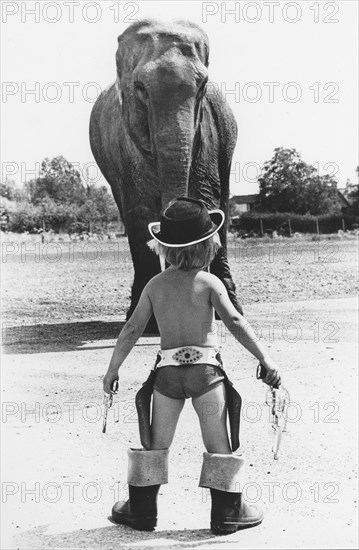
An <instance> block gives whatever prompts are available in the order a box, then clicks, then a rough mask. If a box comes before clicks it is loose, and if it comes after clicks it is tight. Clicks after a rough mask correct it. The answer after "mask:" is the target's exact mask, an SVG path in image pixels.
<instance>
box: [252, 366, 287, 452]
mask: <svg viewBox="0 0 359 550" xmlns="http://www.w3.org/2000/svg"><path fill="white" fill-rule="evenodd" d="M266 374H267V372H266V369H265V367H264V366H263V365H262V364H261V363H260V364H259V365H258V368H257V378H258V379H262V380H263V378H265V377H266ZM289 402H290V396H289V392H288V390H286V389H285V388H283V386H279V387H278V388H274V387H273V386H270V388H269V390H268V391H267V396H266V405H268V406H269V407H270V410H271V422H272V427H273V429H274V442H273V447H272V452H273V457H274V460H278V458H279V447H280V444H281V440H282V433H283V432H285V431H286V430H287V407H288V404H289Z"/></svg>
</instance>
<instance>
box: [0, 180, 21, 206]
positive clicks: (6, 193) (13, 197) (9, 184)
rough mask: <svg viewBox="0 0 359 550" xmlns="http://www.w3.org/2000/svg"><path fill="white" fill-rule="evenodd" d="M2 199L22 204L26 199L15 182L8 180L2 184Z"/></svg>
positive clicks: (0, 184)
mask: <svg viewBox="0 0 359 550" xmlns="http://www.w3.org/2000/svg"><path fill="white" fill-rule="evenodd" d="M0 197H4V198H5V199H7V200H9V201H15V202H20V201H21V200H23V199H24V193H23V191H22V190H21V189H19V188H18V187H16V184H15V182H14V180H6V181H5V182H4V183H0Z"/></svg>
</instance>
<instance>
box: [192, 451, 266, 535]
mask: <svg viewBox="0 0 359 550" xmlns="http://www.w3.org/2000/svg"><path fill="white" fill-rule="evenodd" d="M243 478H244V458H243V456H239V455H235V454H228V455H224V454H219V453H203V465H202V472H201V478H200V482H199V486H200V487H207V488H208V489H210V491H211V498H212V509H211V530H212V531H213V532H214V533H216V534H220V533H234V532H235V531H239V530H240V529H247V528H249V527H255V526H256V525H259V524H260V523H261V522H262V520H263V512H262V510H261V509H260V508H259V507H257V506H252V505H251V506H249V505H248V504H247V503H246V502H245V501H244V499H243V498H242V487H243Z"/></svg>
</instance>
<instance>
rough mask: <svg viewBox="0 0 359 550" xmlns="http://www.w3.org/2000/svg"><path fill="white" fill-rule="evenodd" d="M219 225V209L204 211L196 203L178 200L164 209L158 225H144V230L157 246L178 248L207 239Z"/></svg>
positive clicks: (220, 211)
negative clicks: (157, 243) (145, 226)
mask: <svg viewBox="0 0 359 550" xmlns="http://www.w3.org/2000/svg"><path fill="white" fill-rule="evenodd" d="M223 223H224V212H222V210H219V209H218V210H210V211H208V210H207V208H206V206H205V205H204V203H203V202H202V201H200V200H196V199H190V198H188V197H178V198H176V199H174V200H173V201H171V202H170V203H169V204H168V205H167V206H165V208H164V209H163V210H162V212H161V219H160V221H159V222H152V223H150V224H148V230H149V232H150V234H151V236H152V237H153V238H154V239H155V240H156V241H158V242H159V243H160V244H163V245H164V246H168V247H182V246H191V245H193V244H197V243H200V242H202V241H205V240H206V239H209V238H210V237H212V236H213V235H214V234H215V233H217V231H219V229H220V228H221V227H222V225H223Z"/></svg>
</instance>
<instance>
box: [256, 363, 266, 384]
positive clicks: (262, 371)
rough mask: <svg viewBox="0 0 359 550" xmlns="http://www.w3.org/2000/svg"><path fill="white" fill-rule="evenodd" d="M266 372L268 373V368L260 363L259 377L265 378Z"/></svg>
mask: <svg viewBox="0 0 359 550" xmlns="http://www.w3.org/2000/svg"><path fill="white" fill-rule="evenodd" d="M266 374H267V370H266V368H265V367H264V366H263V365H262V363H259V365H258V367H257V379H258V380H263V378H265V377H266Z"/></svg>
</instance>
